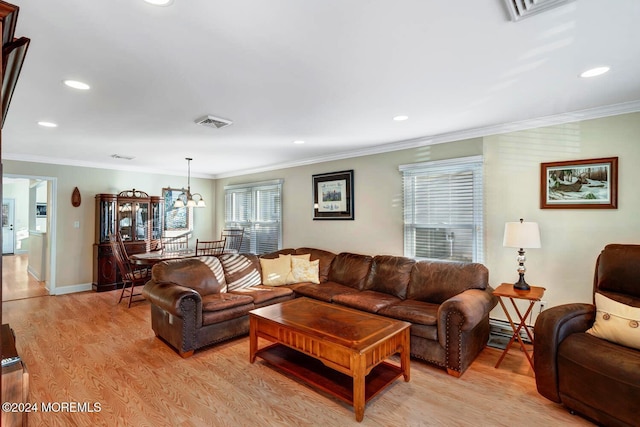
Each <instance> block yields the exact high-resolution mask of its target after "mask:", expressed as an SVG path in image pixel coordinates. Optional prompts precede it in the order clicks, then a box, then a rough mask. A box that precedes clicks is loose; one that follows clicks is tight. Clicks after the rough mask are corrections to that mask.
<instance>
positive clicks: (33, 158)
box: [2, 153, 216, 179]
mask: <svg viewBox="0 0 640 427" xmlns="http://www.w3.org/2000/svg"><path fill="white" fill-rule="evenodd" d="M2 160H15V161H18V162H33V163H46V164H53V165H60V166H77V167H81V168H95V169H107V170H119V171H125V172H140V173H152V174H158V175H169V176H180V177H186V175H185V174H184V172H178V171H169V170H166V169H156V168H144V167H140V166H139V165H135V164H131V165H114V164H111V163H101V162H87V161H84V160H70V159H64V158H58V157H44V156H37V155H32V154H13V153H3V154H2ZM191 177H192V178H205V179H215V178H216V176H215V175H214V174H203V173H191Z"/></svg>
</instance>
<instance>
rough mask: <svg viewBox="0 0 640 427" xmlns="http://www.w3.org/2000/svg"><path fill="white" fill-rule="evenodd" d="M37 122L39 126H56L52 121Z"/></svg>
mask: <svg viewBox="0 0 640 427" xmlns="http://www.w3.org/2000/svg"><path fill="white" fill-rule="evenodd" d="M38 124H39V125H40V126H43V127H46V128H57V127H58V125H57V124H55V123H53V122H38Z"/></svg>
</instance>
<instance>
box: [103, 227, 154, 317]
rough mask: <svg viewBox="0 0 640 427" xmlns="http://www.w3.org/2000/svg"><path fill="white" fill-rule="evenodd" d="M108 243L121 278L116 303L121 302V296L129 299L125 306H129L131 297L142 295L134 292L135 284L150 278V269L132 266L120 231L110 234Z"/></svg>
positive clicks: (142, 284)
mask: <svg viewBox="0 0 640 427" xmlns="http://www.w3.org/2000/svg"><path fill="white" fill-rule="evenodd" d="M109 243H110V244H111V252H112V253H113V256H114V258H115V260H116V265H117V266H118V271H120V277H121V278H122V292H120V298H119V299H118V304H120V302H122V300H123V298H127V299H128V300H129V302H128V305H127V307H128V308H130V307H131V303H132V302H133V297H135V296H142V291H138V293H136V286H144V284H145V283H147V281H148V280H149V279H151V269H150V268H148V267H141V266H137V268H135V267H134V265H133V264H132V263H131V261H130V260H129V256H128V255H127V253H126V248H125V246H124V241H123V240H122V237H121V236H120V233H117V234H116V235H115V236H112V237H111V240H110V242H109Z"/></svg>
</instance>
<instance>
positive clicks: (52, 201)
mask: <svg viewBox="0 0 640 427" xmlns="http://www.w3.org/2000/svg"><path fill="white" fill-rule="evenodd" d="M2 176H6V177H7V178H24V179H39V180H42V181H47V183H48V185H49V186H50V190H51V193H50V194H51V197H50V198H49V197H48V200H47V216H48V217H49V224H48V228H47V236H48V239H47V243H48V245H47V247H48V250H47V258H48V261H49V265H48V267H49V268H48V269H47V275H45V276H48V279H49V280H47V277H45V288H46V289H47V290H48V291H49V295H56V240H57V221H56V216H57V211H58V208H57V201H58V178H56V177H55V176H40V175H23V174H14V173H5V174H3V175H2Z"/></svg>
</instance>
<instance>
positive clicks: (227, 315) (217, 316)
mask: <svg viewBox="0 0 640 427" xmlns="http://www.w3.org/2000/svg"><path fill="white" fill-rule="evenodd" d="M254 308H255V305H254V304H253V303H251V304H244V305H239V306H237V307H232V308H228V309H226V310H217V311H203V312H202V325H203V326H206V325H213V324H216V323H221V322H225V321H227V320H231V319H237V318H238V317H242V316H248V314H249V312H250V311H251V310H253V309H254Z"/></svg>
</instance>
